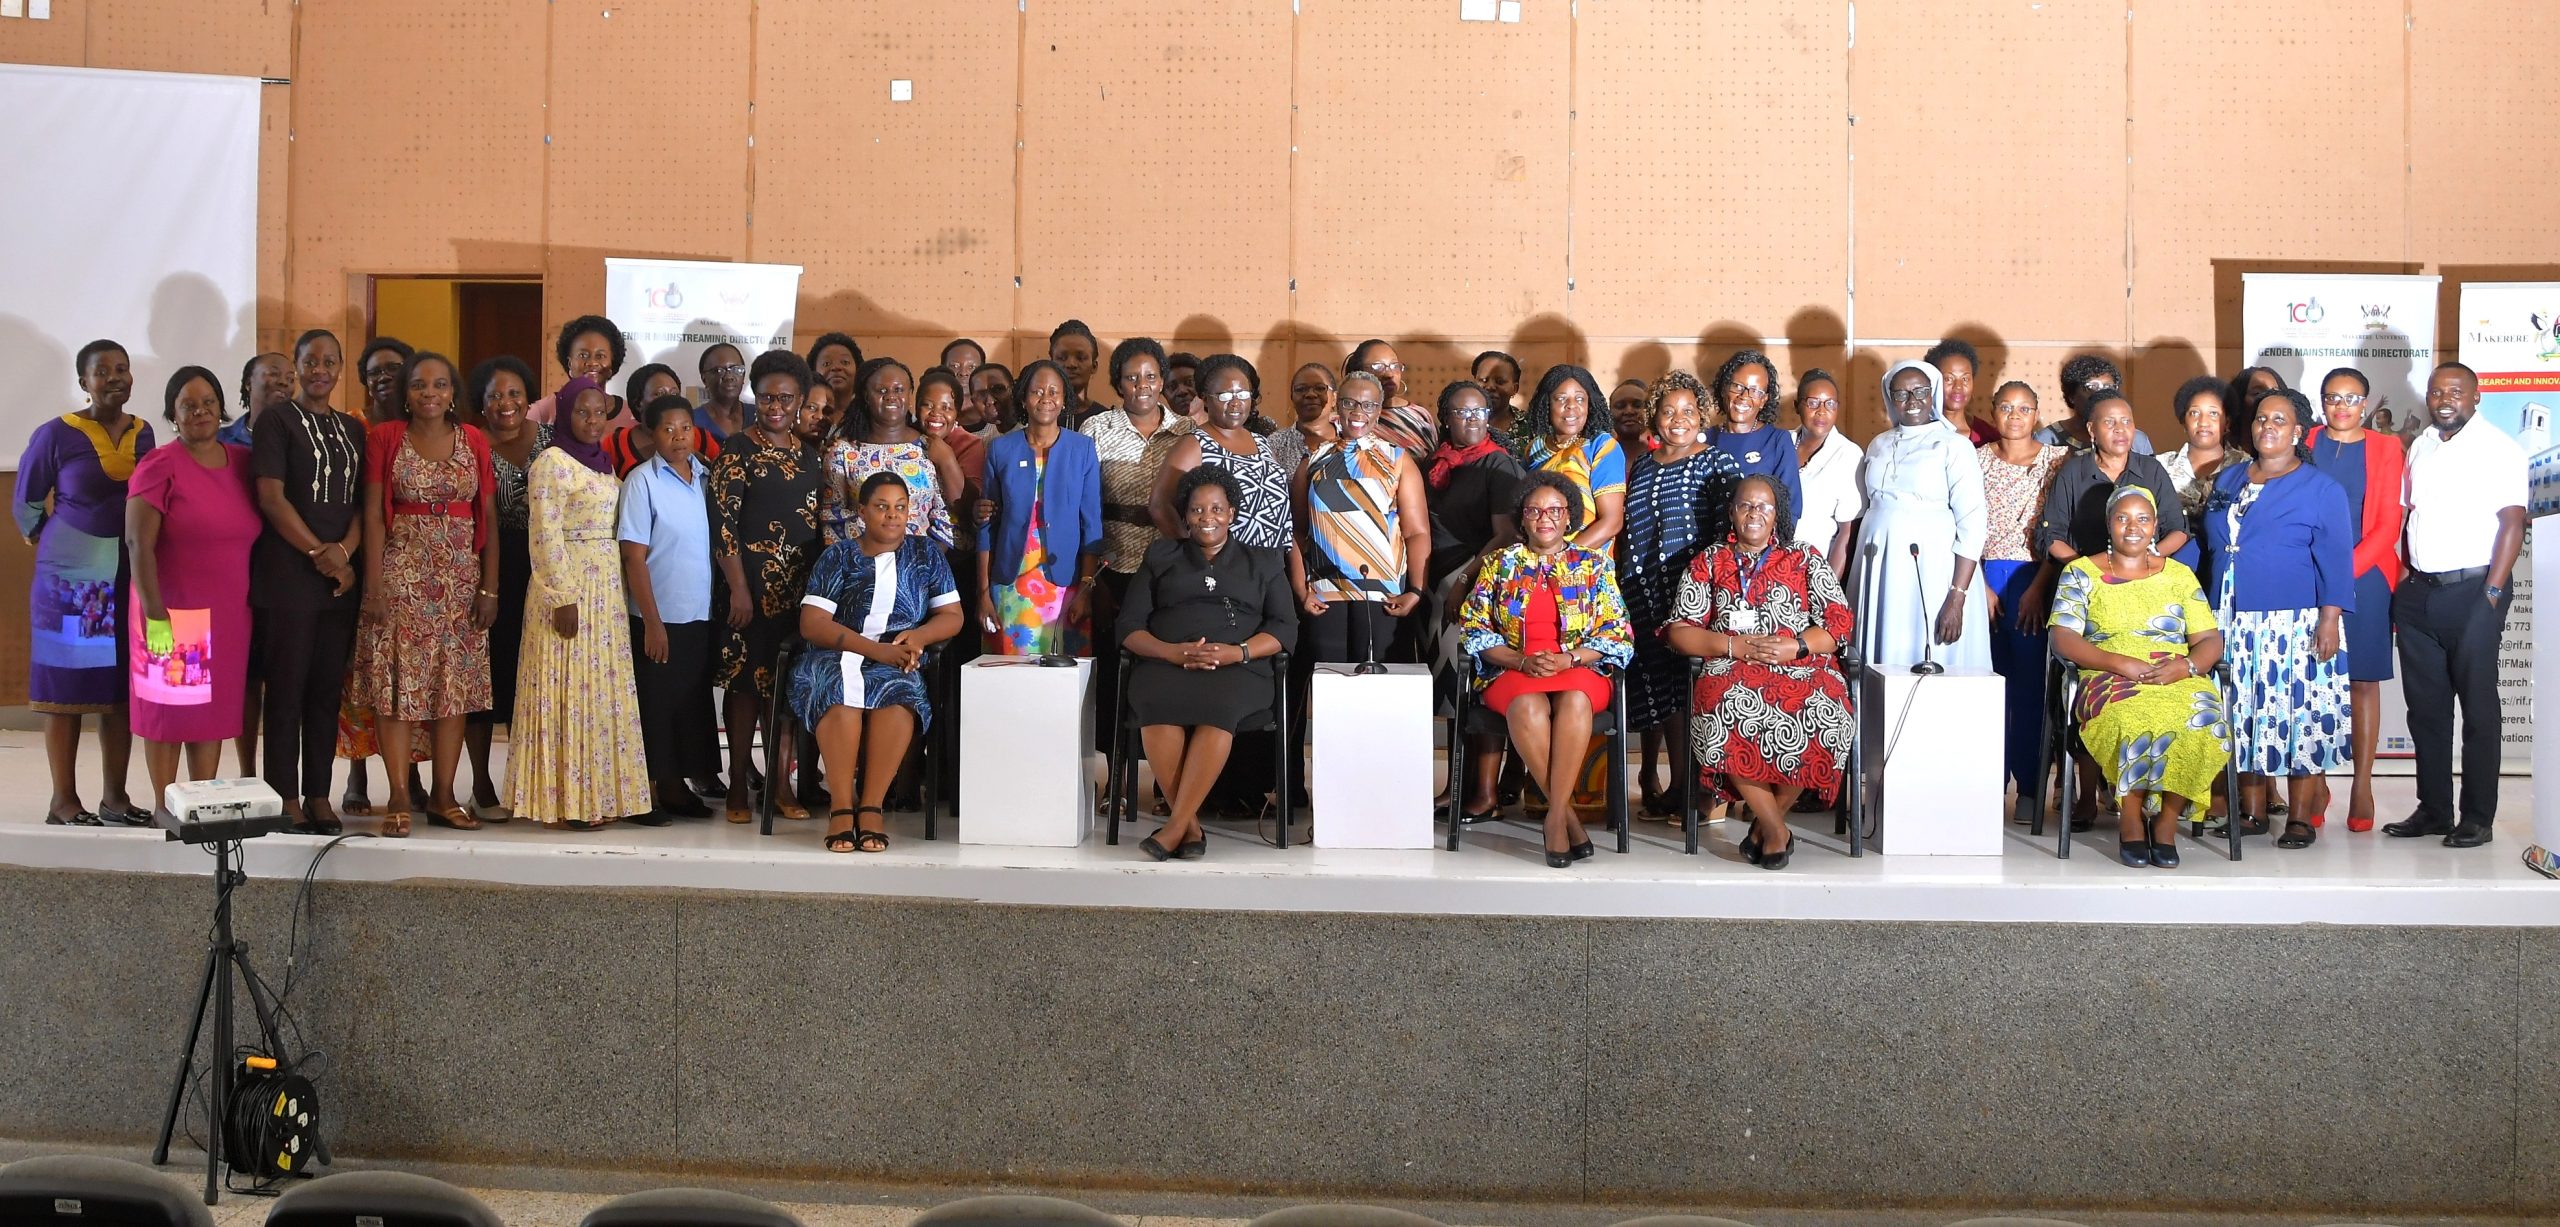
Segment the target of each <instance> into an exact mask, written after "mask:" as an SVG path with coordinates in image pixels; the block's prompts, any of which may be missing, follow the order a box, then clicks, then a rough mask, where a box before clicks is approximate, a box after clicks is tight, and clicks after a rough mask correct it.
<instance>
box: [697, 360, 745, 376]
mask: <svg viewBox="0 0 2560 1227" xmlns="http://www.w3.org/2000/svg"><path fill="white" fill-rule="evenodd" d="M703 373H704V374H706V375H744V374H746V373H747V364H746V363H744V362H724V363H721V364H720V365H718V366H715V367H712V368H711V369H710V370H708V371H705V372H703Z"/></svg>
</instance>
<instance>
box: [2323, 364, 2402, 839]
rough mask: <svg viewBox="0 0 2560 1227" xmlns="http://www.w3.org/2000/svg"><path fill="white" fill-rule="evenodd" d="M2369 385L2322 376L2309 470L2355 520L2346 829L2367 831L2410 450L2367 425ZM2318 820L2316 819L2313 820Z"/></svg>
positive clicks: (2349, 377) (2351, 375)
mask: <svg viewBox="0 0 2560 1227" xmlns="http://www.w3.org/2000/svg"><path fill="white" fill-rule="evenodd" d="M2372 393H2373V384H2372V383H2371V382H2370V381H2368V380H2366V379H2365V377H2364V373H2363V372H2361V371H2358V370H2357V369H2355V368H2354V367H2351V366H2342V367H2339V368H2338V369H2336V370H2334V371H2331V372H2329V374H2328V375H2327V376H2326V377H2324V378H2322V379H2321V381H2320V408H2321V411H2322V415H2323V416H2324V417H2325V418H2326V419H2327V420H2328V425H2327V426H2325V427H2320V428H2317V429H2314V430H2313V431H2312V432H2311V464H2312V467H2314V468H2316V469H2318V470H2320V471H2321V472H2323V473H2326V474H2328V475H2329V477H2330V479H2331V480H2333V481H2335V482H2337V483H2338V484H2339V485H2341V486H2345V487H2346V488H2347V506H2348V509H2349V510H2350V511H2352V512H2354V514H2355V517H2356V554H2355V568H2354V570H2355V579H2356V607H2355V609H2354V610H2353V611H2352V612H2350V613H2348V614H2347V616H2346V624H2347V634H2346V645H2347V705H2348V709H2349V711H2350V712H2351V713H2352V715H2351V718H2352V719H2353V721H2354V733H2353V746H2352V748H2353V750H2354V753H2355V760H2356V783H2355V789H2354V791H2353V792H2351V793H2349V794H2348V800H2347V829H2348V830H2350V831H2370V830H2372V829H2373V750H2374V745H2375V743H2376V742H2378V741H2379V740H2381V736H2382V684H2383V683H2384V682H2387V681H2390V680H2391V592H2392V590H2393V589H2395V588H2397V587H2399V586H2400V523H2401V519H2402V515H2403V512H2402V509H2401V506H2400V483H2401V478H2402V476H2403V475H2404V474H2405V473H2406V472H2407V470H2408V464H2409V453H2408V449H2407V447H2406V446H2405V445H2404V444H2402V443H2401V442H2400V440H2399V438H2398V437H2397V436H2395V435H2389V434H2385V433H2383V432H2382V431H2379V430H2367V429H2365V425H2364V414H2365V401H2366V398H2367V397H2369V396H2371V395H2372ZM2314 821H2315V823H2316V821H2317V820H2316V819H2314Z"/></svg>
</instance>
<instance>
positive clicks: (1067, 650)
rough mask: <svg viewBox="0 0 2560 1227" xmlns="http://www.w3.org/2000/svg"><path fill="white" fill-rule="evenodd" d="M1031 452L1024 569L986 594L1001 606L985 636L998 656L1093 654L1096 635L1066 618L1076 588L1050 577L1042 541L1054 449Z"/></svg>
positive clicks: (998, 606)
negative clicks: (1093, 642)
mask: <svg viewBox="0 0 2560 1227" xmlns="http://www.w3.org/2000/svg"><path fill="white" fill-rule="evenodd" d="M1030 451H1031V489H1032V495H1031V522H1030V524H1028V525H1027V526H1025V528H1024V530H1023V538H1022V573H1021V574H1019V575H1016V576H1014V577H1013V578H1012V579H1010V580H1006V581H1003V582H1000V583H996V584H994V585H991V586H990V587H989V588H988V591H987V596H988V599H989V600H990V602H992V603H993V604H994V605H995V607H996V630H995V633H994V634H992V635H988V636H987V637H986V647H987V650H988V651H990V652H993V653H995V654H997V655H999V656H1048V655H1053V654H1054V655H1062V656H1090V655H1092V654H1093V644H1092V642H1091V641H1092V638H1093V636H1092V635H1090V634H1088V633H1087V632H1086V630H1085V626H1084V624H1083V623H1082V622H1079V621H1075V620H1073V619H1070V618H1068V617H1067V605H1068V603H1069V602H1071V601H1073V600H1074V599H1075V593H1076V590H1075V588H1074V587H1072V586H1069V585H1062V584H1060V583H1058V582H1057V581H1056V580H1053V579H1050V578H1049V573H1048V572H1047V571H1046V570H1044V569H1043V568H1045V567H1047V566H1048V564H1049V549H1048V546H1047V545H1046V544H1045V543H1044V542H1043V540H1042V537H1043V536H1044V533H1043V531H1042V530H1043V529H1044V528H1045V527H1046V526H1047V524H1048V523H1049V518H1048V514H1047V512H1048V506H1047V498H1048V484H1049V481H1048V478H1049V454H1048V453H1047V452H1044V451H1041V450H1039V449H1038V448H1032V449H1030Z"/></svg>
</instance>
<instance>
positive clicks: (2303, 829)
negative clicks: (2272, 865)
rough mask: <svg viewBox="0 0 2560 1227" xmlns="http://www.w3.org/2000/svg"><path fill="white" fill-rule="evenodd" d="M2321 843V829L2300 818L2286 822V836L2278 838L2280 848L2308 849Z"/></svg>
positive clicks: (2277, 843)
mask: <svg viewBox="0 0 2560 1227" xmlns="http://www.w3.org/2000/svg"><path fill="white" fill-rule="evenodd" d="M2319 841H2320V829H2319V828H2318V827H2315V826H2312V825H2311V824H2310V823H2308V822H2304V821H2303V820H2301V819H2299V818H2287V819H2285V820H2284V834H2282V835H2279V836H2277V837H2276V846H2277V847H2279V848H2308V847H2310V846H2311V845H2313V844H2315V843H2318V842H2319Z"/></svg>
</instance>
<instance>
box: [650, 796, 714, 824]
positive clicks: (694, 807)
mask: <svg viewBox="0 0 2560 1227" xmlns="http://www.w3.org/2000/svg"><path fill="white" fill-rule="evenodd" d="M658 812H659V813H661V814H665V815H667V816H669V817H673V818H708V817H710V816H711V807H710V806H708V805H704V804H703V803H702V798H700V797H697V796H695V795H693V794H692V793H691V792H679V793H677V794H676V795H674V796H671V797H668V798H666V799H665V800H663V801H660V802H659V803H658Z"/></svg>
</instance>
